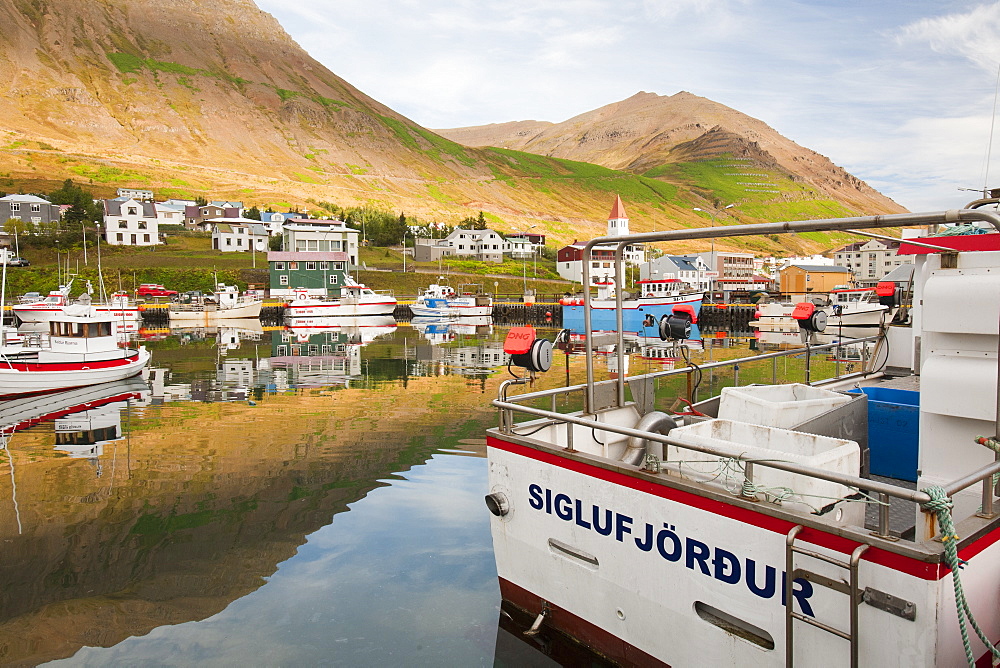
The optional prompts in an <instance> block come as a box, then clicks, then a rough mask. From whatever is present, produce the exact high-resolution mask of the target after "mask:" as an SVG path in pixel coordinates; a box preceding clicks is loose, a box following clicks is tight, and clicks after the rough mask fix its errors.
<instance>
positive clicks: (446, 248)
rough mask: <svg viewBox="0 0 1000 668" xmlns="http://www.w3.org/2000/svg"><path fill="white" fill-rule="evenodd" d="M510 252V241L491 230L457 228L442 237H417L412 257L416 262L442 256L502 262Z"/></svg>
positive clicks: (432, 259) (436, 258)
mask: <svg viewBox="0 0 1000 668" xmlns="http://www.w3.org/2000/svg"><path fill="white" fill-rule="evenodd" d="M509 252H510V243H509V242H508V241H507V240H506V239H504V238H503V237H502V236H501V235H500V234H499V233H498V232H494V231H493V230H489V229H487V230H465V229H461V228H460V229H457V230H455V231H454V232H452V233H451V234H449V235H448V236H447V237H445V238H444V239H427V238H426V237H417V238H416V241H415V244H414V247H413V258H414V259H415V260H416V261H417V262H432V261H434V260H438V259H440V258H442V257H468V258H472V259H475V260H479V261H481V262H503V256H504V254H505V253H509Z"/></svg>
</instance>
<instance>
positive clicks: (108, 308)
mask: <svg viewBox="0 0 1000 668" xmlns="http://www.w3.org/2000/svg"><path fill="white" fill-rule="evenodd" d="M72 285H73V281H70V282H69V283H68V284H67V285H64V286H60V287H59V289H58V290H52V291H50V292H49V294H48V295H46V296H45V297H44V298H43V297H41V296H40V295H38V294H37V293H35V294H33V295H22V296H21V298H20V299H19V302H18V303H17V304H14V305H13V306H12V307H11V311H13V313H14V315H16V316H17V318H18V320H20V321H21V322H24V323H38V322H41V323H45V322H48V321H49V320H50V319H51V318H52V316H58V315H62V314H63V313H64V312H65V311H64V309H65V308H66V307H67V306H72V305H73V304H72V300H71V299H70V289H71V288H72ZM92 292H93V289H92V288H91V286H90V283H89V282H88V284H87V291H86V292H84V293H83V294H81V295H80V296H79V297H78V298H77V302H76V303H78V304H83V305H93V306H94V308H95V309H96V310H97V312H99V313H103V314H107V315H110V316H112V317H113V318H115V319H116V320H117V321H119V322H132V323H134V322H138V321H139V319H140V313H139V307H138V305H137V304H135V302H133V301H131V300H130V299H129V294H128V293H127V292H125V291H119V292H114V293H112V294H111V297H110V298H109V299H108V300H107V301H106V302H103V303H97V304H93V297H92V296H91V294H92Z"/></svg>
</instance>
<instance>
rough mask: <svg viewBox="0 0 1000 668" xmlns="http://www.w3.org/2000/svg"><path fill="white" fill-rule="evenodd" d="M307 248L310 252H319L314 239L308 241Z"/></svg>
mask: <svg viewBox="0 0 1000 668" xmlns="http://www.w3.org/2000/svg"><path fill="white" fill-rule="evenodd" d="M307 247H308V249H309V250H311V251H316V250H319V242H318V241H316V239H309V242H308V246H307Z"/></svg>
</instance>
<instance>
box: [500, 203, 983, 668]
mask: <svg viewBox="0 0 1000 668" xmlns="http://www.w3.org/2000/svg"><path fill="white" fill-rule="evenodd" d="M946 221H958V222H966V221H968V222H973V221H979V222H986V223H989V224H990V225H992V226H994V227H995V228H996V229H997V230H1000V213H997V212H996V211H995V210H982V209H963V210H959V211H949V212H939V213H929V214H898V215H886V216H877V217H876V216H872V217H864V218H853V219H841V220H837V219H831V220H823V221H794V222H789V223H765V224H751V225H745V226H742V229H741V230H740V231H739V232H733V231H731V230H730V231H728V233H727V234H726V236H735V235H738V234H746V235H771V234H782V233H793V232H807V231H820V230H834V231H846V230H849V229H857V228H872V227H903V226H907V225H932V224H939V223H944V222H946ZM717 233H718V232H717V231H713V230H676V231H673V232H663V233H662V234H660V233H657V235H656V236H655V238H653V234H652V233H647V234H643V235H639V236H640V238H641V240H642V241H684V240H690V239H700V238H707V237H708V236H710V235H712V234H717ZM987 237H990V238H991V239H987ZM936 241H937V240H935V242H936ZM991 241H992V242H993V243H992V245H989V246H981V248H984V249H985V248H989V251H969V252H959V253H950V254H929V255H924V256H923V257H921V258H919V259H918V261H917V264H916V269H915V272H914V276H915V280H914V290H915V297H914V305H915V306H914V309H913V311H912V316H913V317H912V324H911V325H906V326H904V325H895V326H891V327H888V328H887V331H886V332H885V334H884V342H885V348H884V349H883V350H885V351H887V352H886V355H887V359H885V363H884V365H883V366H884V367H885V368H886V369H892V370H893V373H894V375H893V376H889V375H885V374H883V373H881V372H878V373H876V372H872V371H870V370H866V371H865V372H864V373H853V374H850V375H845V376H843V377H841V378H839V379H838V378H835V379H832V381H831V382H828V383H825V384H822V386H820V385H821V384H820V383H813V384H811V385H810V384H800V385H796V386H783V385H770V386H753V387H750V388H747V387H742V388H741V387H733V388H726V390H728V391H730V392H732V394H729V392H726V391H724V394H723V396H722V398H721V399H716V400H714V401H717V402H718V403H717V405H716V408H715V411H714V412H712V411H711V410H709V408H708V406H707V405H704V406H703V404H707V403H708V402H702V403H701V404H695V406H696V407H701V408H700V410H699V411H698V412H697V413H696V412H695V411H694V410H691V411H685V413H684V415H683V416H678V415H670V414H669V413H668V412H662V411H663V409H660V410H658V405H657V402H658V401H662V400H664V399H665V400H666V402H665V403H667V404H668V405H669V404H670V403H671V400H672V399H673V397H657V396H656V395H657V393H656V388H657V386H658V384H659V383H660V379H661V378H666V377H668V376H670V375H676V374H678V373H684V372H686V371H691V369H694V368H695V367H691V368H689V369H675V370H668V371H659V372H653V373H644V374H643V375H640V376H634V377H631V378H624V377H619V378H614V379H612V380H604V381H597V380H595V375H594V361H593V358H592V357H593V356H592V353H593V349H594V346H593V342H592V337H591V336H590V335H589V334H588V337H587V346H586V348H587V353H588V355H587V358H586V361H585V362H586V364H587V382H586V384H584V385H578V386H573V387H567V388H555V389H551V390H543V391H529V392H526V393H524V394H520V395H516V396H514V395H513V392H512V389H513V388H514V387H515V386H517V385H522V384H527V383H529V382H530V380H531V377H533V376H534V374H535V372H536V371H544V370H546V369H547V368H548V366H549V365H550V364H551V356H550V354H549V355H548V358H547V355H546V346H545V345H542V344H543V343H547V342H544V341H543V340H542V339H536V338H534V334H533V333H532V332H530V331H528V332H524V331H517V332H516V334H515V333H514V331H513V330H512V334H511V335H509V336H508V345H509V351H508V352H510V353H511V354H512V362H513V363H514V364H517V365H520V366H524V367H525V368H527V369H529V370H531V372H530V373H531V375H530V376H529V375H528V374H525V375H524V376H523V377H520V378H514V379H508V380H506V381H504V383H503V384H502V385H501V388H500V395H499V398H498V399H497V400H496V401H495V402H493V404H494V406H495V407H497V408H498V409H499V412H500V426H499V427H498V428H496V429H491V430H489V431H488V433H487V457H488V460H489V493H488V495H487V497H486V503H487V506H488V508H489V511H490V513H491V518H490V521H491V531H492V535H493V547H494V552H495V557H496V564H497V572H498V575H499V581H500V592H501V595H502V598H503V606H504V607H507V608H508V609H511V608H513V609H516V610H519V611H521V612H522V613H528V614H529V615H530V617H528V619H534V623H532V624H530V628H527V629H524V631H525V633H527V634H529V635H533V636H539V644H544V643H545V638H544V636H545V635H547V634H549V633H550V631H551V630H555V631H559V632H561V633H564V634H567V635H569V636H570V637H572V638H574V639H576V640H577V641H579V642H580V643H582V644H584V645H586V646H588V647H590V648H592V649H593V650H595V651H597V652H599V653H600V654H602V655H603V656H605V657H607V658H608V659H611V660H612V661H614V662H616V663H618V664H620V665H642V666H664V665H671V666H745V665H752V666H775V667H777V666H792V665H795V666H833V665H836V666H847V665H851V666H887V665H904V664H905V665H908V666H927V667H931V666H957V665H973V664H976V665H984V666H985V665H990V663H991V655H993V656H1000V651H997V650H996V649H995V648H993V647H988V646H987V645H986V644H984V640H985V641H988V642H991V643H997V642H998V641H1000V606H998V605H997V600H998V599H1000V498H998V497H997V490H996V488H995V485H994V480H995V478H994V476H995V475H996V474H997V473H998V472H1000V461H997V456H996V452H995V451H994V449H993V448H994V447H995V448H996V449H997V451H1000V437H998V433H997V432H998V431H1000V415H998V408H997V393H998V388H997V378H998V374H997V372H998V369H997V367H998V358H997V350H998V346H1000V331H998V329H1000V326H998V323H1000V271H998V268H1000V243H997V242H998V241H1000V234H983V235H977V237H976V239H975V240H972V241H969V240H963V243H965V242H967V243H976V244H987V243H989V242H991ZM634 242H635V239H633V238H632V237H630V236H621V237H602V238H599V239H595V240H593V241H591V242H589V244H588V248H587V249H586V251H585V253H586V252H587V251H589V250H590V247H591V246H592V245H594V244H597V243H603V244H605V245H607V244H616V243H617V244H627V243H634ZM905 245H906V244H905V243H904V246H905ZM965 250H968V248H966V249H965ZM919 252H920V251H914V253H919ZM923 252H925V253H926V251H923ZM584 266H585V267H586V264H585V265H584ZM583 278H584V284H587V283H588V276H587V273H586V270H585V273H584V276H583ZM519 329H520V330H523V329H524V328H519ZM623 340H624V335H623V334H621V333H618V343H617V345H618V352H617V354H618V355H623V354H624V353H623V352H622V350H623ZM831 345H836V344H831ZM817 347H821V346H817ZM817 347H814V348H813V349H814V350H815V349H816V348H817ZM548 350H549V351H551V345H549V347H548ZM781 354H784V353H772V354H771V355H770V356H761V357H760V361H761V363H762V364H763V365H764V367H763V368H764V369H767V370H768V371H769V370H770V368H771V364H772V359H771V358H772V357H773V356H774V355H781ZM796 354H797V355H799V356H803V355H804V356H806V358H807V360H808V356H809V355H810V350H809V348H805V349H799V350H798V351H796ZM814 354H815V353H814ZM822 354H823V355H824V356H825V354H826V353H825V352H824V353H822ZM753 359H754V358H741V359H739V360H737V361H738V364H739V367H740V368H742V369H750V368H752V367H751V365H752V364H753V363H754V362H753V361H752V360H753ZM804 363H805V368H806V369H807V379H808V377H809V376H808V369H809V363H808V361H805V362H804ZM719 364H721V363H715V364H713V368H715V367H717V366H718V365H719ZM619 368H623V366H622V365H621V364H619ZM907 368H908V369H909V370H910V371H911V375H908V376H907V375H904V369H907ZM697 373H700V371H698V372H697ZM834 381H837V382H839V383H840V384H839V385H838V384H837V382H834ZM906 384H909V386H910V387H911V388H918V390H917V392H919V401H918V402H916V403H914V404H913V405H912V409H913V410H914V411H915V412H916V414H917V416H916V417H914V418H913V421H914V422H916V423H918V429H917V430H916V433H915V434H914V435H913V436H912V440H911V441H903V442H898V441H895V440H894V439H895V436H896V435H897V432H900V431H902V429H901V427H900V426H899V424H900V423H899V417H898V416H896V415H893V414H892V412H891V411H888V409H886V408H884V407H879V401H891V400H889V399H883V400H876V399H875V397H876V396H877V394H878V393H877V392H876V391H877V390H882V391H885V393H886V394H891V392H890V390H891V389H892V388H893V387H896V388H902V386H904V385H906ZM857 385H861V386H862V388H861V389H862V390H865V392H864V393H863V394H861V393H855V394H845V393H842V392H840V391H839V388H845V389H846V388H853V387H856V386H857ZM865 386H871V388H869V387H865ZM897 391H905V390H897ZM869 392H871V394H869ZM917 392H914V391H912V390H910V391H909V394H917ZM508 393H510V395H508ZM727 395H729V396H730V397H732V398H733V401H729V402H728V403H727V399H726V397H727ZM734 401H735V403H734ZM580 406H582V409H578V407H580ZM560 407H562V408H560ZM862 407H863V408H864V410H863V411H862V410H861V408H862ZM879 411H881V421H880V420H879V419H872V420H869V417H870V416H871V415H872V414H873V413H874V414H876V415H878V414H879ZM889 419H891V424H889V425H888V426H889V429H888V432H886V433H885V434H884V435H883V436H881V437H880V439H881V440H882V441H884V443H887V444H889V445H888V446H885V445H883V444H882V443H881V442H880V439H877V438H876V436H875V435H874V432H871V431H870V430H871V429H872V428H873V427H876V428H878V427H882V428H884V427H885V426H886V422H885V420H889ZM772 420H774V421H775V422H772ZM782 423H785V424H782ZM870 434H871V435H870ZM982 435H985V436H986V437H985V438H982ZM862 441H867V449H868V450H869V451H870V452H871V455H872V462H874V461H875V460H876V453H877V452H878V450H877V449H876V448H877V447H878V448H882V447H887V448H898V451H899V452H900V457H903V456H905V457H908V458H912V459H911V460H910V461H911V462H912V466H911V467H910V468H911V469H912V470H910V471H909V474H908V475H911V476H912V479H913V480H917V485H916V489H914V486H913V485H912V484H907V483H905V482H903V481H904V480H906V479H907V478H906V477H904V476H902V475H888V474H880V475H885V476H886V477H880V478H874V477H872V474H875V473H876V471H875V470H874V464H872V469H871V472H870V473H869V471H868V470H867V469H866V467H865V465H864V463H863V461H864V460H863V458H862V452H864V450H863V449H862V443H861V442H862ZM877 442H879V445H878V446H876V443H877ZM984 445H986V446H987V447H984ZM889 452H890V453H892V452H894V451H893V450H892V449H890V450H889ZM890 459H891V458H890ZM862 492H863V493H864V496H862V494H861V493H862ZM868 505H871V506H872V508H873V511H872V512H871V513H866V512H865V510H866V506H868ZM890 509H891V510H892V513H890ZM866 514H867V518H866ZM963 566H964V568H963ZM961 582H964V587H962V586H961ZM956 599H957V600H956ZM972 616H974V618H975V620H976V622H977V623H978V627H977V628H979V629H981V630H982V635H981V636H979V637H977V635H978V634H977V633H974V632H973V629H972V623H971V621H970V617H972ZM522 617H523V615H522ZM980 637H982V638H983V640H980V639H979V638H980ZM963 638H965V639H966V640H964V641H963ZM993 663H994V664H995V663H996V661H995V660H994V661H993Z"/></svg>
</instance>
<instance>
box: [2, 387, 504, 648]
mask: <svg viewBox="0 0 1000 668" xmlns="http://www.w3.org/2000/svg"><path fill="white" fill-rule="evenodd" d="M492 382H493V384H494V388H495V381H492ZM466 387H467V381H466V380H465V379H463V378H461V377H459V376H445V377H439V378H410V379H409V390H405V391H404V390H403V389H402V388H400V387H398V386H397V387H395V388H393V389H391V390H390V389H381V390H379V391H367V392H361V391H355V390H351V389H340V390H337V391H336V392H327V391H317V392H308V393H303V392H299V393H297V394H294V395H271V396H266V397H264V398H263V400H261V401H260V402H259V403H258V405H256V406H254V407H251V406H248V405H247V404H245V403H244V404H231V403H209V404H195V403H173V404H166V405H164V406H161V407H156V408H153V407H144V408H135V407H133V408H131V409H130V410H129V411H128V412H127V413H126V414H125V415H124V417H123V419H122V430H123V431H124V434H123V437H122V438H121V439H119V440H117V441H114V442H112V443H105V444H104V456H103V457H102V459H101V461H102V463H103V472H104V474H103V476H101V477H100V478H97V477H95V475H94V470H93V468H92V467H90V466H88V465H87V464H86V462H81V461H78V460H70V459H69V458H67V457H65V456H63V455H58V454H57V453H56V452H55V450H54V449H53V445H54V443H55V433H54V431H53V428H52V426H51V425H48V424H42V425H39V426H37V427H34V428H32V429H28V430H26V431H22V432H19V433H17V434H15V435H14V436H13V438H12V440H11V443H10V453H11V458H12V459H13V462H14V465H15V473H16V485H17V504H18V505H17V507H18V510H19V516H20V524H21V526H22V527H23V533H21V534H19V533H18V528H17V527H18V522H17V518H16V517H15V509H14V504H13V500H12V498H11V491H12V490H11V487H10V475H9V467H8V466H7V465H6V462H4V463H3V465H2V467H0V498H7V499H8V500H7V502H5V503H4V502H0V539H2V540H3V543H4V547H5V549H4V559H3V560H2V561H0V659H2V661H3V662H4V663H6V664H10V663H24V664H34V663H40V662H43V661H46V660H51V659H54V658H58V657H64V656H69V655H71V654H73V653H74V652H75V651H76V650H77V649H79V648H80V647H81V646H84V645H88V646H110V645H113V644H116V643H118V642H120V641H122V640H123V639H125V638H126V637H129V636H134V635H144V634H146V633H148V632H149V631H150V630H152V629H153V628H155V627H157V626H160V625H163V624H176V623H180V622H184V621H190V620H200V619H204V618H205V617H208V616H210V615H212V614H214V613H216V612H218V611H220V610H222V609H223V608H225V607H226V606H227V605H228V604H229V603H230V602H231V601H233V600H235V599H237V598H239V597H242V596H244V595H246V594H247V593H249V592H251V591H253V590H255V589H257V588H258V587H260V586H261V585H262V584H263V583H264V581H265V578H267V577H268V576H270V575H271V574H273V573H274V572H275V570H276V568H277V565H278V564H279V563H281V562H282V561H284V560H286V559H288V558H289V557H291V556H292V555H294V554H295V553H296V551H297V549H298V547H299V546H300V545H301V544H302V543H303V542H304V541H305V538H306V536H307V535H309V534H310V533H312V532H314V531H315V530H317V529H318V528H319V527H322V526H324V525H327V524H329V523H330V522H331V520H332V517H333V515H334V514H336V513H339V512H342V511H344V510H346V509H347V507H348V504H350V503H352V502H354V501H356V500H358V499H360V498H362V497H364V496H365V495H366V494H367V492H368V491H369V490H371V489H373V488H375V487H376V486H379V485H381V484H383V483H380V482H379V481H380V480H382V479H385V478H386V477H387V476H390V475H391V474H392V473H393V472H399V471H405V470H408V469H409V468H410V467H412V466H414V465H415V464H418V463H422V462H424V461H425V460H426V459H427V458H428V457H429V455H430V454H431V453H432V452H433V451H434V450H435V449H437V448H439V447H442V446H446V444H447V443H448V442H449V441H450V440H451V439H452V438H458V437H461V436H463V435H465V434H467V433H468V432H469V431H470V430H472V431H475V432H477V433H478V432H479V431H480V430H481V429H482V428H483V427H482V424H480V422H482V423H492V421H493V420H494V419H495V417H494V415H493V413H492V411H491V410H490V409H489V408H488V402H486V401H484V400H483V395H482V394H480V393H479V392H468V391H467V390H466ZM494 388H490V389H489V390H486V391H487V392H489V393H492V392H493V391H495V389H494ZM431 395H433V396H435V397H436V399H435V401H434V402H430V403H429V402H428V401H427V397H428V396H431ZM54 399H55V398H54V397H53V400H54ZM0 411H2V407H0ZM455 415H462V416H464V417H463V419H462V420H461V421H459V420H456V419H454V417H453V416H455Z"/></svg>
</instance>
